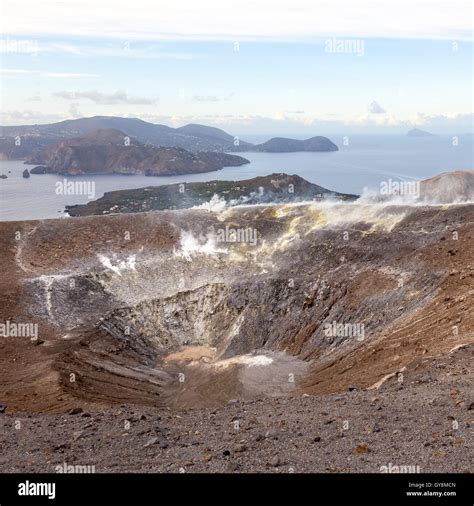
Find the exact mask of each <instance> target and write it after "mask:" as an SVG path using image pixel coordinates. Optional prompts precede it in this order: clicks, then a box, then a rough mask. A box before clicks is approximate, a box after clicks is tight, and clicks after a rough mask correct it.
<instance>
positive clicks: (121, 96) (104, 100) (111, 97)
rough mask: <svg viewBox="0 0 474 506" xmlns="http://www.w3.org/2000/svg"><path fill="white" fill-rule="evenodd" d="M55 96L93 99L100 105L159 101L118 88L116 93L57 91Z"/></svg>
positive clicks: (153, 102)
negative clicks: (129, 93) (130, 93)
mask: <svg viewBox="0 0 474 506" xmlns="http://www.w3.org/2000/svg"><path fill="white" fill-rule="evenodd" d="M53 96H55V97H59V98H63V99H64V100H74V101H76V100H81V99H87V100H91V101H92V102H94V103H95V104H99V105H116V104H130V105H154V104H156V102H157V99H156V98H153V99H152V98H146V97H137V96H133V95H128V94H127V93H126V92H125V91H122V90H118V91H115V92H114V93H101V92H99V91H97V90H89V91H57V92H56V93H54V94H53Z"/></svg>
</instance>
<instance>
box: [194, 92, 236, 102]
mask: <svg viewBox="0 0 474 506" xmlns="http://www.w3.org/2000/svg"><path fill="white" fill-rule="evenodd" d="M234 95H235V92H233V91H231V92H230V93H227V95H222V96H219V95H194V97H193V100H194V101H195V102H225V101H226V100H230V99H231V98H232V97H233V96H234Z"/></svg>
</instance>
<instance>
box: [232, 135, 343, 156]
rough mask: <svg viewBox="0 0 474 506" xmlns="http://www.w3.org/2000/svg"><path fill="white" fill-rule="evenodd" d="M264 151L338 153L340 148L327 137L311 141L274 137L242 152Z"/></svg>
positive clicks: (311, 139)
mask: <svg viewBox="0 0 474 506" xmlns="http://www.w3.org/2000/svg"><path fill="white" fill-rule="evenodd" d="M244 150H245V151H262V152H265V153H295V152H298V151H312V152H318V151H338V147H337V146H336V145H335V144H334V143H333V142H332V141H331V140H329V139H328V138H327V137H321V136H317V137H311V138H310V139H305V140H298V139H288V138H286V137H273V138H272V139H270V140H268V141H267V142H264V143H263V144H257V145H255V146H253V147H252V148H251V149H249V148H248V147H247V148H245V149H241V150H240V151H244Z"/></svg>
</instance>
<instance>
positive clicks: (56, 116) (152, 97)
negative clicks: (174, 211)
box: [0, 0, 473, 137]
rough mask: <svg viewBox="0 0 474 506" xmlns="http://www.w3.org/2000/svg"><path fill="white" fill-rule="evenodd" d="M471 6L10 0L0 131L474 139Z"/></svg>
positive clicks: (451, 0) (342, 0) (1, 64)
mask: <svg viewBox="0 0 474 506" xmlns="http://www.w3.org/2000/svg"><path fill="white" fill-rule="evenodd" d="M472 9H473V4H472V2H471V1H469V0H468V1H465V0H445V1H435V0H412V1H406V0H397V1H392V0H377V1H375V0H358V1H353V0H352V1H349V0H332V1H327V2H326V1H320V0H319V1H318V0H291V1H290V0H286V1H282V0H271V1H270V0H238V1H234V0H227V1H223V0H218V1H217V0H200V1H199V2H196V1H191V0H173V2H172V5H169V2H166V3H165V2H162V1H156V0H155V1H152V0H135V1H134V2H129V1H128V0H127V1H123V0H114V1H109V0H94V1H91V0H75V1H70V0H69V1H66V0H43V1H41V2H39V1H37V0H4V1H3V2H2V11H3V12H2V26H1V31H2V36H1V38H0V58H1V60H0V71H1V74H0V83H1V101H2V104H1V105H2V107H1V113H0V124H2V125H18V124H35V123H50V122H55V121H61V120H64V119H73V118H77V117H84V116H94V115H113V116H127V117H138V118H141V119H144V120H146V121H151V122H153V123H162V124H166V125H169V126H182V125H184V124H187V123H202V124H207V125H211V126H217V127H220V128H223V129H224V130H227V131H229V132H230V133H232V134H234V135H240V136H245V135H246V134H247V135H259V134H261V135H295V136H300V137H304V136H306V135H307V136H312V135H325V134H328V135H329V134H334V133H337V134H341V133H342V134H343V133H347V134H357V133H360V134H385V133H386V134H389V133H405V132H406V131H407V130H409V129H410V128H413V127H418V128H422V129H425V130H428V131H430V132H433V133H438V134H462V133H466V132H472V131H473V114H472V105H473V74H472V69H473V39H472V15H473V12H472Z"/></svg>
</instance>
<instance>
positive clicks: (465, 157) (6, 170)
mask: <svg viewBox="0 0 474 506" xmlns="http://www.w3.org/2000/svg"><path fill="white" fill-rule="evenodd" d="M331 139H332V140H333V141H334V142H335V143H336V144H337V145H338V146H339V149H340V151H337V152H334V153H282V154H277V153H241V154H242V156H244V157H245V158H247V159H249V160H250V161H251V163H250V164H249V165H244V166H242V167H227V168H224V169H223V170H221V171H218V172H208V173H205V174H195V175H186V176H172V177H146V176H121V175H112V176H79V177H75V178H68V181H94V182H95V195H94V197H93V198H94V199H95V198H100V197H101V196H102V195H103V194H104V193H105V192H107V191H111V190H122V189H127V188H140V187H143V186H152V185H153V186H159V185H163V184H170V183H181V182H193V181H208V180H213V179H221V180H240V179H248V178H252V177H255V176H264V175H268V174H271V173H273V172H286V173H288V174H298V175H300V176H302V177H304V178H305V179H307V180H308V181H311V182H313V183H317V184H319V185H321V186H324V187H326V188H329V189H331V190H336V191H340V192H347V193H357V194H359V193H361V192H362V190H363V189H364V187H368V188H379V185H380V182H381V181H385V180H387V179H388V178H392V179H394V180H400V179H407V180H413V179H414V180H418V179H425V178H427V177H431V176H434V175H436V174H439V173H440V172H445V171H451V170H456V169H473V168H474V164H473V144H472V136H468V135H465V136H461V137H459V145H458V146H453V144H452V138H451V137H426V138H409V137H402V136H400V137H398V136H390V137H389V136H387V137H385V136H371V137H369V136H354V137H351V138H350V139H349V143H350V144H349V146H345V147H344V146H343V140H342V137H339V138H338V137H337V136H331ZM26 167H28V166H26V165H24V164H23V162H21V161H2V162H0V174H6V175H7V176H8V179H0V199H1V200H0V220H1V221H4V220H24V219H41V218H57V217H64V216H65V214H64V212H63V211H64V208H65V206H66V205H72V204H82V203H86V202H88V201H89V200H90V199H89V197H88V195H77V194H73V195H67V194H57V192H56V189H57V188H56V183H57V182H58V181H63V180H64V177H63V176H57V175H49V174H45V175H36V176H35V175H32V176H31V177H30V178H29V179H25V178H23V177H22V172H23V170H24V169H25V168H26Z"/></svg>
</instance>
